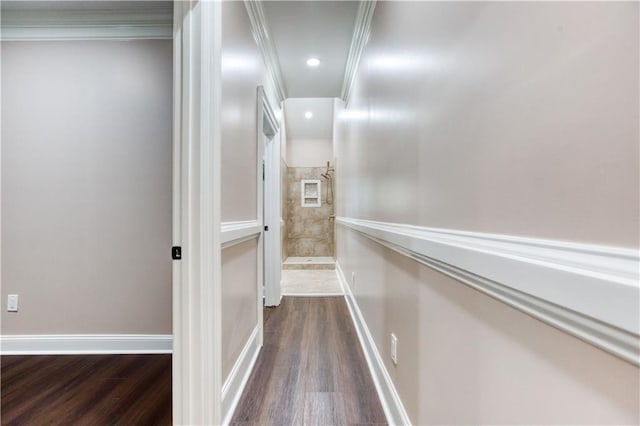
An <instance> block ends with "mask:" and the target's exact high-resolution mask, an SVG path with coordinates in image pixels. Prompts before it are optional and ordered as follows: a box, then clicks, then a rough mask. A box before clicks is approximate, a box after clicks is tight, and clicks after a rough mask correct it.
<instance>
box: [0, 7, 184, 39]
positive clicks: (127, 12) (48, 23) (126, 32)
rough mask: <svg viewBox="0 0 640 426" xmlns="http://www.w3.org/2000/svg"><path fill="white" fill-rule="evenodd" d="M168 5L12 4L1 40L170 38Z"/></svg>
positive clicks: (4, 14) (5, 12)
mask: <svg viewBox="0 0 640 426" xmlns="http://www.w3.org/2000/svg"><path fill="white" fill-rule="evenodd" d="M172 36H173V11H172V8H171V4H170V3H168V2H165V3H160V2H137V3H135V2H131V3H128V4H127V3H122V2H112V3H111V4H107V2H82V3H81V2H65V3H62V2H61V3H58V4H56V3H55V2H29V1H27V2H24V1H23V2H11V3H7V4H6V5H3V8H2V30H1V38H2V40H4V41H26V40H104V39H114V40H123V39H125V40H131V39H168V40H170V39H171V38H172Z"/></svg>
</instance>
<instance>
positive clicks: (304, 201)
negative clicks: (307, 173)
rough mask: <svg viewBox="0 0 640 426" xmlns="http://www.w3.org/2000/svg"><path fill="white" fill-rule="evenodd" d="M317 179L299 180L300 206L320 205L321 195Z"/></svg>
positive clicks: (319, 183)
mask: <svg viewBox="0 0 640 426" xmlns="http://www.w3.org/2000/svg"><path fill="white" fill-rule="evenodd" d="M320 185H321V182H320V180H319V179H302V180H301V181H300V195H301V204H300V205H301V206H302V207H320V200H321V196H322V189H321V186H320Z"/></svg>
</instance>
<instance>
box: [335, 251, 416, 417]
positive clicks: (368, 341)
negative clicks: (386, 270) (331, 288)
mask: <svg viewBox="0 0 640 426" xmlns="http://www.w3.org/2000/svg"><path fill="white" fill-rule="evenodd" d="M336 272H337V274H338V280H339V281H340V285H341V286H342V288H343V289H344V297H345V300H346V301H347V306H348V307H349V312H350V313H351V317H352V318H353V323H354V324H355V327H356V332H357V333H358V339H359V340H360V345H361V346H362V350H363V352H364V356H365V358H366V360H367V364H368V365H369V371H370V372H371V376H372V377H373V383H374V384H375V386H376V391H377V392H378V396H379V397H380V403H381V404H382V408H383V410H384V414H385V416H386V417H387V422H388V423H389V424H390V425H410V424H411V420H410V419H409V415H408V414H407V412H406V411H405V409H404V406H403V405H402V401H401V400H400V396H399V395H398V392H397V391H396V388H395V386H394V385H393V381H392V380H391V376H389V372H388V371H387V369H386V367H385V366H384V362H383V361H382V357H381V356H380V352H378V348H377V347H376V343H375V342H374V340H373V337H372V336H371V332H369V327H367V323H366V322H365V320H364V317H363V316H362V312H360V308H359V307H358V303H357V302H356V299H355V297H354V296H353V292H352V291H351V287H349V283H348V281H347V280H346V278H345V276H344V272H343V271H342V268H341V267H340V264H339V263H338V262H337V261H336Z"/></svg>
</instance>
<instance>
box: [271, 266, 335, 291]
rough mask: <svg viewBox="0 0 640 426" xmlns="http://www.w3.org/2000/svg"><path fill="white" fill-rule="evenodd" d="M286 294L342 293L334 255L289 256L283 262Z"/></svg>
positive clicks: (283, 279) (283, 288)
mask: <svg viewBox="0 0 640 426" xmlns="http://www.w3.org/2000/svg"><path fill="white" fill-rule="evenodd" d="M282 267H283V270H282V294H283V295H285V296H294V295H299V296H316V295H317V296H326V295H341V294H342V288H341V287H340V283H339V281H338V276H337V275H336V271H335V261H334V259H333V258H332V257H288V258H287V259H286V260H285V261H284V262H283V264H282Z"/></svg>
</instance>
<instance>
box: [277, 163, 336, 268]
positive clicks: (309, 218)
mask: <svg viewBox="0 0 640 426" xmlns="http://www.w3.org/2000/svg"><path fill="white" fill-rule="evenodd" d="M325 172H326V168H324V167H288V168H287V182H286V193H287V196H286V200H287V201H286V205H285V214H284V216H285V222H286V233H287V238H286V251H287V255H288V256H333V255H334V232H333V228H334V227H333V219H329V216H331V215H333V214H334V209H333V200H332V199H331V197H330V195H329V192H330V191H329V187H328V181H327V180H326V179H323V178H322V177H321V176H320V175H321V174H322V173H325ZM303 179H320V181H321V182H322V184H321V191H322V198H321V203H320V204H321V205H320V207H302V206H301V205H300V204H301V193H300V191H301V189H300V181H302V180H303ZM334 191H335V189H334ZM327 201H331V204H329V203H328V202H327Z"/></svg>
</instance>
